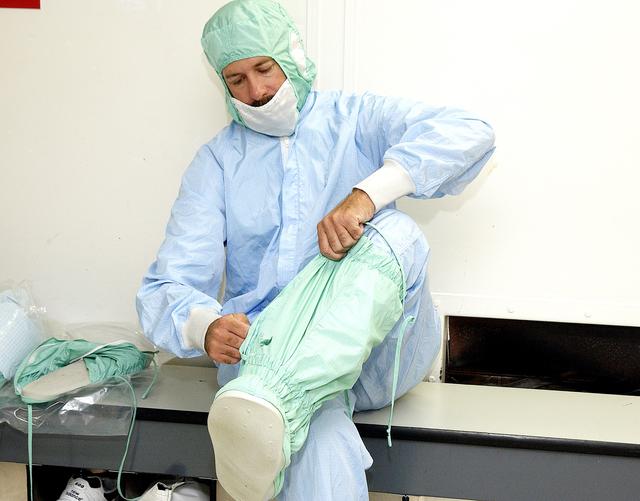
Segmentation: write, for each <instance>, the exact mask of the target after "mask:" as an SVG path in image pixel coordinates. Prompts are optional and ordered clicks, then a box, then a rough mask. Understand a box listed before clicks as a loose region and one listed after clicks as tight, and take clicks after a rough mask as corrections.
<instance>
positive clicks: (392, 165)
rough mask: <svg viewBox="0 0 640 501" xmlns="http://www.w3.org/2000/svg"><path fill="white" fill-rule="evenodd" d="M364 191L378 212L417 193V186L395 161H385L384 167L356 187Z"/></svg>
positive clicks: (405, 170)
mask: <svg viewBox="0 0 640 501" xmlns="http://www.w3.org/2000/svg"><path fill="white" fill-rule="evenodd" d="M354 188H358V189H359V190H362V191H364V192H365V193H366V194H367V195H369V198H370V199H371V201H372V202H373V205H375V206H376V212H378V211H379V210H380V209H382V208H383V207H384V206H385V205H387V204H390V203H391V202H393V201H395V200H397V199H398V198H400V197H403V196H405V195H409V194H411V193H415V191H416V185H415V183H414V182H413V179H411V176H410V175H409V172H407V169H405V168H404V167H403V166H402V165H400V164H399V163H398V162H396V161H394V160H389V159H387V160H385V161H384V164H383V165H382V167H380V168H379V169H378V170H376V171H375V172H374V173H373V174H371V175H370V176H369V177H367V178H366V179H364V180H362V181H360V182H359V183H358V184H356V185H355V186H354Z"/></svg>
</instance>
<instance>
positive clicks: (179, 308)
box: [136, 146, 226, 357]
mask: <svg viewBox="0 0 640 501" xmlns="http://www.w3.org/2000/svg"><path fill="white" fill-rule="evenodd" d="M225 240H226V233H225V206H224V178H223V174H222V168H221V167H220V165H219V164H218V162H217V161H216V159H215V157H214V156H213V154H212V152H211V150H210V149H209V147H208V146H203V147H202V148H200V150H199V151H198V153H197V154H196V156H195V158H194V159H193V162H191V165H190V166H189V167H188V168H187V170H186V172H185V174H184V176H183V178H182V184H181V186H180V192H179V194H178V198H177V199H176V201H175V203H174V205H173V209H172V210H171V218H170V219H169V223H168V225H167V228H166V235H165V239H164V242H163V243H162V245H161V247H160V250H159V251H158V255H157V258H156V260H155V262H154V263H153V264H152V265H151V266H150V267H149V270H148V271H147V273H146V275H145V276H144V279H143V282H142V286H141V287H140V290H139V291H138V295H137V298H136V307H137V310H138V317H139V319H140V324H141V325H142V329H143V331H144V333H145V335H146V336H147V337H148V338H150V339H151V340H152V341H153V342H154V343H155V344H156V345H157V346H159V347H161V348H163V349H165V350H168V351H170V352H172V353H174V354H176V355H177V356H180V357H193V356H197V355H201V354H202V353H201V352H200V351H199V350H194V349H190V348H186V347H185V344H184V341H183V338H182V335H181V332H182V327H183V325H184V323H185V322H186V320H187V318H188V317H189V313H190V311H191V309H192V308H194V307H204V308H212V309H214V310H215V311H216V312H219V311H220V309H221V306H220V303H218V301H216V299H215V298H216V297H217V295H218V290H219V288H220V283H221V281H222V275H223V270H224V263H225V249H224V242H225Z"/></svg>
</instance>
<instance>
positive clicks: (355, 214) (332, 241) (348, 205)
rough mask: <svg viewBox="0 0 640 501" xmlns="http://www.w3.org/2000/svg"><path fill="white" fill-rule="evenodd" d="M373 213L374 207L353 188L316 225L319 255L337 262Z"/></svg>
mask: <svg viewBox="0 0 640 501" xmlns="http://www.w3.org/2000/svg"><path fill="white" fill-rule="evenodd" d="M374 213H375V205H374V204H373V202H372V201H371V199H370V198H369V195H367V194H366V193H365V192H364V191H362V190H359V189H357V188H354V189H353V191H352V192H351V194H350V195H349V196H348V197H347V198H345V199H344V200H343V201H342V202H340V203H339V204H338V205H337V206H336V207H335V208H334V209H333V210H332V211H331V212H329V214H327V215H326V216H325V217H324V218H323V219H322V221H320V222H319V223H318V246H319V247H320V253H321V254H322V255H323V256H325V257H328V258H329V259H332V260H334V261H339V260H340V259H342V258H343V257H344V256H345V255H346V254H347V251H348V250H349V249H350V248H351V247H353V246H354V245H355V244H356V242H357V241H358V240H359V239H360V237H361V236H362V233H363V232H364V223H366V222H367V221H369V220H370V219H371V218H372V217H373V214H374Z"/></svg>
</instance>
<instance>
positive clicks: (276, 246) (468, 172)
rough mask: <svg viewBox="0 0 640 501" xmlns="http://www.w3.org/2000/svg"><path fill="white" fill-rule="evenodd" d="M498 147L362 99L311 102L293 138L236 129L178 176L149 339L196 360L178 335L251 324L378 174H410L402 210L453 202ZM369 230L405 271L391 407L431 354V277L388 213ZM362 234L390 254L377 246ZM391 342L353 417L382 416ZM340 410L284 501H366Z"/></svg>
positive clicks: (355, 445) (370, 364)
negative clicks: (223, 322)
mask: <svg viewBox="0 0 640 501" xmlns="http://www.w3.org/2000/svg"><path fill="white" fill-rule="evenodd" d="M493 142H494V135H493V131H492V129H491V127H489V126H488V125H487V124H486V123H485V122H483V121H482V120H479V119H478V118H475V117H473V116H471V115H469V114H468V113H466V112H463V111H459V110H454V109H449V108H434V107H429V106H427V105H424V104H421V103H417V102H414V101H410V100H404V99H395V98H388V97H379V96H374V95H371V94H364V95H350V94H346V93H341V92H314V91H311V92H310V93H309V95H308V97H307V99H306V101H305V103H304V106H303V107H302V109H301V110H300V117H299V120H298V123H297V126H296V129H295V132H294V133H293V135H291V136H290V137H285V138H277V137H271V136H267V135H264V134H260V133H257V132H254V131H253V130H251V129H249V128H247V127H244V126H242V125H240V124H238V123H237V122H235V121H234V122H232V123H231V124H230V125H229V126H227V127H226V128H224V129H223V130H222V131H221V132H220V133H219V134H218V135H217V136H216V137H215V138H214V139H212V140H211V141H210V142H209V143H207V144H205V145H204V146H202V147H201V148H200V150H199V151H198V152H197V154H196V157H195V158H194V160H193V162H192V163H191V165H190V166H189V167H188V169H187V170H186V172H185V174H184V177H183V180H182V185H181V188H180V192H179V195H178V198H177V200H176V202H175V204H174V206H173V210H172V213H171V219H170V221H169V223H168V226H167V230H166V238H165V240H164V242H163V243H162V246H161V248H160V250H159V252H158V256H157V259H156V261H155V262H154V263H153V264H152V265H151V267H150V268H149V270H148V272H147V274H146V275H145V277H144V281H143V285H142V287H141V288H140V290H139V292H138V296H137V308H138V313H139V317H140V322H141V324H142V327H143V329H144V331H145V333H146V334H147V335H148V336H149V337H150V338H151V339H152V340H153V342H154V343H156V344H157V345H158V346H160V347H162V348H164V349H165V350H168V351H171V352H173V353H175V354H176V355H178V356H181V357H192V356H196V355H201V354H202V351H201V349H199V348H201V347H199V346H197V345H194V344H193V343H190V342H189V341H188V340H185V338H184V335H183V327H184V325H185V322H186V321H187V319H188V317H189V315H190V312H191V311H192V310H193V309H194V308H200V309H209V310H211V311H215V312H217V313H220V314H228V313H245V314H246V315H247V316H248V318H249V320H250V321H253V320H254V319H255V318H256V316H257V315H258V314H259V313H260V312H261V311H262V310H263V309H264V308H265V307H266V306H267V305H268V304H269V303H270V302H271V301H272V300H273V298H274V297H276V295H277V294H278V293H279V292H280V291H281V290H282V289H283V288H284V287H285V285H286V284H287V283H288V282H289V281H290V280H291V279H292V278H293V277H294V276H295V275H296V273H297V272H298V271H299V270H300V269H302V267H303V266H304V265H305V264H306V263H307V262H309V261H310V260H311V258H312V257H314V256H315V255H316V254H317V253H318V242H317V233H316V225H317V223H318V222H319V221H320V220H321V219H322V218H323V217H324V216H325V215H326V214H327V213H328V212H329V211H331V209H333V208H334V207H335V206H336V205H337V204H338V203H339V202H340V201H341V200H342V199H344V198H345V196H347V195H348V194H349V193H350V192H351V190H352V188H353V187H354V186H355V185H356V184H358V183H359V182H360V181H362V180H363V179H365V178H366V177H368V176H369V175H370V174H372V173H373V172H374V171H375V170H376V169H378V168H379V167H380V166H381V165H382V164H383V163H384V161H385V160H393V161H395V162H397V163H398V164H399V165H401V166H402V167H404V168H405V169H406V171H407V172H408V173H409V175H410V176H411V179H412V180H413V182H414V184H415V187H416V191H415V193H414V194H412V195H411V196H413V197H415V198H438V197H442V196H444V195H446V194H457V193H459V192H460V191H461V190H462V189H463V188H464V186H465V185H466V184H468V183H469V182H470V181H471V180H472V179H473V178H474V177H475V176H476V175H477V174H478V173H479V171H480V170H481V169H482V167H483V166H484V165H485V163H486V162H487V160H488V159H489V157H490V156H491V154H492V152H493ZM372 222H373V223H374V224H376V226H378V227H379V228H381V229H382V231H383V232H384V235H385V236H386V237H387V238H388V239H389V240H390V243H391V245H392V246H393V248H394V250H395V252H396V254H397V255H398V256H399V257H400V260H401V261H402V265H403V268H404V271H405V277H406V281H407V297H406V300H405V314H406V315H407V316H408V315H413V316H415V317H416V322H415V323H414V324H413V325H412V326H410V327H409V328H408V330H407V332H406V334H405V336H404V341H403V347H402V352H401V365H400V373H399V380H398V392H397V396H400V395H402V394H403V393H405V392H406V391H408V390H409V389H410V388H411V387H413V386H414V385H415V384H417V383H418V382H419V381H420V380H421V379H422V378H423V377H424V375H425V374H426V373H427V371H428V369H429V367H430V366H431V364H432V362H433V360H434V357H435V355H436V354H437V352H438V350H439V347H440V330H439V325H438V317H437V315H436V313H435V310H434V308H433V305H432V302H431V297H430V294H429V290H428V283H427V274H426V266H427V258H428V254H429V247H428V245H427V242H426V240H425V238H424V236H423V235H422V232H421V231H420V230H419V229H418V227H417V226H416V225H415V223H414V222H413V221H412V220H411V219H410V218H409V217H408V216H406V215H404V214H402V213H401V212H398V211H396V210H395V209H393V204H391V206H389V207H388V208H387V209H385V210H381V211H379V212H378V213H377V214H376V216H375V217H374V219H373V221H372ZM367 234H369V236H370V238H372V240H374V242H378V244H379V245H381V246H382V247H384V248H386V249H387V250H388V247H387V246H386V244H384V243H383V242H382V241H381V240H380V237H379V235H377V234H376V233H375V232H370V231H369V230H368V231H367ZM225 272H226V283H225V290H224V299H223V300H222V304H220V303H219V302H218V301H217V300H216V297H217V295H218V290H219V288H220V285H221V282H222V278H223V274H225ZM395 330H396V329H394V330H393V331H392V332H391V333H390V334H389V335H388V336H387V338H386V339H385V341H384V342H383V343H382V344H381V345H379V346H378V347H377V348H375V349H374V351H373V352H372V354H371V356H370V358H369V360H368V361H367V362H366V363H365V365H364V367H363V372H362V375H361V376H360V379H359V380H358V383H356V385H355V386H354V388H353V390H352V392H351V398H350V401H351V403H350V405H351V406H352V407H355V409H356V410H363V409H371V408H379V407H382V406H385V405H388V404H389V401H390V395H391V377H392V368H393V358H394V355H395V336H396V334H397V333H395ZM236 374H237V366H230V365H224V364H221V366H220V367H219V371H218V379H219V382H220V384H221V385H223V384H225V383H226V382H227V381H229V380H230V379H232V378H233V377H235V375H236ZM344 405H345V404H344V402H343V401H342V399H335V400H333V401H330V402H327V403H325V404H324V406H323V407H322V408H321V409H320V411H318V412H317V413H316V416H315V417H314V419H313V421H312V424H311V427H310V430H309V435H308V438H307V442H306V444H305V446H304V447H303V449H301V450H300V452H299V453H298V454H296V455H295V456H294V457H293V458H292V464H291V465H290V467H289V468H288V470H287V472H286V478H285V485H284V489H283V491H282V492H281V494H280V497H279V499H284V500H287V501H289V500H302V499H304V500H316V499H317V500H323V501H326V500H334V499H335V500H338V499H339V500H345V499H367V487H366V479H365V476H364V469H366V468H367V467H369V466H370V464H371V458H370V456H369V454H368V453H367V451H366V449H365V448H364V446H363V444H362V442H361V440H360V438H359V436H358V433H357V431H356V430H355V427H354V425H353V423H352V422H351V420H350V419H349V418H348V417H347V416H346V415H345V413H344V408H343V407H344ZM351 410H353V409H351Z"/></svg>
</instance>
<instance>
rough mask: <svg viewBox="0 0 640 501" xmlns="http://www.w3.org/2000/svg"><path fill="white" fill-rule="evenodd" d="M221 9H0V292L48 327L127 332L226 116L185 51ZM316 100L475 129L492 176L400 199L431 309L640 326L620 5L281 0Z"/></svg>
mask: <svg viewBox="0 0 640 501" xmlns="http://www.w3.org/2000/svg"><path fill="white" fill-rule="evenodd" d="M222 3H223V2H222V1H219V0H218V1H213V0H211V1H205V0H190V1H189V2H178V1H177V0H173V1H169V0H128V1H127V0H108V1H105V0H48V1H46V2H43V9H42V10H41V11H20V10H7V9H0V131H1V135H0V175H1V177H0V210H1V214H2V216H1V217H0V235H2V236H3V243H2V245H1V246H0V282H1V281H3V280H5V279H14V280H22V279H27V280H29V281H31V283H32V285H33V289H34V293H35V295H36V297H37V299H38V300H39V301H40V302H41V303H43V304H44V305H45V306H47V307H48V309H49V312H50V314H51V315H52V316H53V317H55V318H57V319H59V320H61V321H63V322H71V321H83V320H124V321H133V320H135V310H134V295H135V291H136V289H137V287H138V284H139V282H140V279H141V276H142V274H143V272H144V270H145V269H146V267H147V266H148V265H149V263H150V262H151V261H152V259H153V257H154V254H155V252H156V250H157V248H158V246H159V244H160V242H161V239H162V236H163V232H164V225H165V224H166V221H167V218H168V216H169V210H170V207H171V203H172V201H173V199H174V198H175V195H176V193H177V189H178V184H179V180H180V176H181V174H182V172H183V170H184V168H185V167H186V165H187V164H188V163H189V161H190V160H191V158H192V156H193V154H194V153H195V151H196V149H197V148H198V146H199V145H200V144H202V143H203V142H205V141H207V140H208V139H209V138H210V137H212V136H213V135H214V134H215V132H216V131H217V130H218V129H219V128H221V127H222V126H223V125H224V124H225V123H226V122H227V120H228V118H227V116H226V113H225V110H224V104H223V99H222V92H221V89H220V87H219V84H218V83H217V81H216V80H215V78H214V75H213V73H212V71H211V70H210V69H209V68H208V66H207V63H206V61H205V59H204V57H203V56H202V54H201V50H200V47H199V35H200V30H201V28H202V25H203V24H204V22H205V21H206V20H207V19H208V17H209V15H210V14H211V13H212V12H213V11H215V9H216V8H217V7H219V6H220V5H221V4H222ZM283 4H284V5H285V7H286V8H287V9H288V10H289V11H290V12H291V13H292V14H293V16H294V17H295V18H296V20H297V22H298V25H299V26H300V28H301V30H302V31H303V35H304V34H305V32H306V34H307V35H308V46H309V50H310V53H311V54H312V56H313V57H314V58H315V59H316V61H317V63H318V67H319V78H318V80H317V85H318V87H319V88H321V89H325V88H336V87H338V88H341V87H344V88H347V89H350V90H356V91H363V90H372V91H375V92H379V93H383V94H395V95H404V96H408V97H414V98H416V99H421V100H424V101H427V102H430V103H433V104H452V105H458V106H463V107H465V108H468V109H470V110H473V111H475V112H478V113H480V114H482V115H483V116H485V117H486V118H487V119H488V120H489V121H490V122H491V123H492V124H493V125H494V127H495V129H496V131H497V134H498V147H499V150H498V162H497V167H495V168H494V169H493V170H490V169H487V170H486V171H485V173H483V174H482V175H481V177H480V178H479V179H478V180H477V181H476V182H475V183H474V184H473V185H472V186H471V187H470V188H469V189H468V191H467V192H466V193H465V194H464V195H462V196H460V197H456V198H449V199H443V200H437V201H426V202H413V201H410V202H409V201H407V202H402V203H401V208H403V209H406V210H407V211H408V212H410V213H411V214H412V215H413V216H414V217H415V218H416V219H417V220H418V221H419V223H420V224H421V225H422V227H423V229H424V231H425V233H426V234H427V236H428V239H429V241H430V243H431V245H432V247H433V255H432V263H431V276H432V289H433V290H434V291H435V293H436V298H437V299H438V301H439V302H440V308H441V312H442V313H443V314H452V313H461V314H470V315H481V316H498V317H500V316H502V317H514V318H528V319H550V320H554V319H555V320H563V321H578V322H581V321H582V322H597V323H609V324H625V325H640V293H638V285H640V267H639V266H638V265H637V258H638V256H639V255H640V240H639V237H638V231H637V229H636V228H637V226H638V225H637V223H636V220H637V217H638V214H640V201H639V200H640V197H637V196H636V191H637V186H638V185H640V174H639V172H640V170H639V167H640V166H639V165H638V164H639V161H638V160H637V158H638V156H637V154H636V150H637V145H638V144H640V128H639V127H638V126H637V124H636V123H635V117H636V116H638V115H639V112H640V100H639V99H638V98H637V89H638V88H640V75H639V72H638V64H637V63H636V60H637V47H638V46H640V32H638V31H637V30H636V27H635V24H636V23H635V20H636V19H638V16H639V15H640V6H638V4H636V3H635V2H632V1H630V0H629V1H623V0H613V1H611V2H604V1H603V0H598V1H593V0H592V1H588V0H583V1H578V0H574V1H571V0H553V1H552V0H539V1H536V2H510V1H507V0H484V1H478V0H449V1H447V2H442V1H435V0H413V1H410V0H395V1H394V2H388V1H383V0H322V1H319V0H306V1H305V0H297V1H296V0H288V1H285V2H283Z"/></svg>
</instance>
